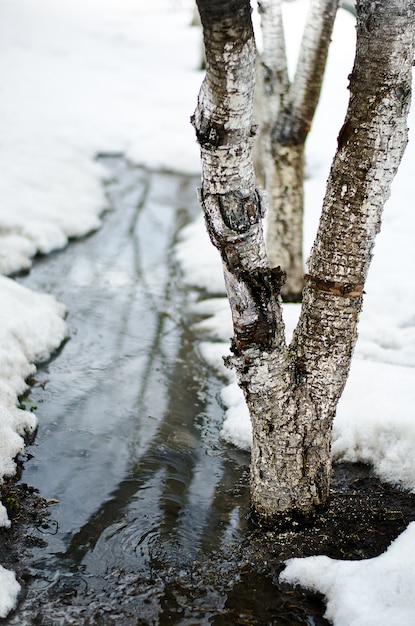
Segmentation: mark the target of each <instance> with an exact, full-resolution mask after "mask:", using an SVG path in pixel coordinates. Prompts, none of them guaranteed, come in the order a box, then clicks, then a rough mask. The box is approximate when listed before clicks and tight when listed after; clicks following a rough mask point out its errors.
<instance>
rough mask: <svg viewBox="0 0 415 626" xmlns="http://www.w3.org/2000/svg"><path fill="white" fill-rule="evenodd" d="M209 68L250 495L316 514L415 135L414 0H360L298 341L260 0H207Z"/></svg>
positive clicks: (206, 168) (209, 184)
mask: <svg viewBox="0 0 415 626" xmlns="http://www.w3.org/2000/svg"><path fill="white" fill-rule="evenodd" d="M198 7H199V10H200V14H201V19H202V24H203V28H204V37H205V46H206V55H207V74H206V78H205V81H204V83H203V85H202V88H201V91H200V94H199V100H198V105H197V108H196V112H195V115H194V116H193V118H192V120H193V124H194V127H195V130H196V135H197V137H198V141H199V143H200V148H201V158H202V189H201V190H200V199H201V203H202V206H203V209H204V213H205V218H206V224H207V228H208V231H209V234H210V237H211V240H212V242H213V244H214V245H215V246H216V247H217V248H218V250H219V252H220V254H221V258H222V263H223V268H224V276H225V284H226V288H227V293H228V298H229V302H230V307H231V311H232V318H233V325H234V337H233V340H232V351H233V355H232V356H231V357H229V358H228V359H227V363H228V365H230V366H231V367H234V368H235V369H236V373H237V376H238V380H239V384H240V386H241V388H242V389H243V391H244V394H245V398H246V401H247V405H248V408H249V412H250V416H251V421H252V430H253V444H252V452H251V498H252V505H253V508H254V509H255V511H256V512H257V514H258V515H259V516H260V517H261V518H262V519H264V520H266V521H275V520H280V521H281V519H282V520H292V519H293V518H296V517H304V516H305V517H307V516H310V515H311V514H312V513H313V511H314V510H315V508H316V507H318V506H319V505H321V504H323V503H324V502H325V501H326V500H327V497H328V494H329V486H330V472H331V465H330V463H331V462H330V439H331V427H332V423H333V419H334V415H335V411H336V406H337V403H338V400H339V398H340V395H341V393H342V390H343V388H344V385H345V382H346V379H347V376H348V372H349V368H350V362H351V357H352V353H353V348H354V344H355V341H356V336H357V322H358V316H359V313H360V310H361V307H362V300H363V288H364V283H365V280H366V276H367V271H368V267H369V263H370V259H371V256H372V250H373V245H374V240H375V236H376V233H377V232H378V230H379V227H380V220H381V211H382V208H383V205H384V203H385V201H386V199H387V197H388V195H389V190H390V185H391V182H392V179H393V177H394V175H395V173H396V170H397V168H398V166H399V163H400V160H401V157H402V154H403V152H404V149H405V145H406V141H407V128H406V123H407V122H406V121H407V114H408V109H409V102H410V94H411V78H412V60H413V54H414V40H415V19H414V17H415V15H414V14H415V5H414V3H413V2H411V3H408V2H407V1H406V0H388V2H387V3H385V2H383V0H358V2H357V11H358V20H357V50H356V60H355V65H354V68H353V72H352V74H351V80H350V103H349V108H348V112H347V117H346V121H345V125H344V126H343V129H342V131H341V132H340V134H339V140H338V150H337V153H336V156H335V158H334V160H333V164H332V169H331V173H330V178H329V181H328V185H327V193H326V196H325V200H324V204H323V209H322V216H321V221H320V227H319V230H318V233H317V237H316V240H315V243H314V246H313V250H312V253H311V257H310V261H309V268H308V274H307V275H306V284H305V288H304V296H303V304H302V310H301V315H300V319H299V322H298V325H297V328H296V330H295V332H294V336H293V340H292V342H291V345H290V346H287V345H286V342H285V336H284V326H283V319H282V313H281V306H280V291H281V287H282V284H283V272H282V270H281V269H280V268H279V267H276V268H270V267H269V265H268V260H267V256H266V252H265V244H264V239H263V234H262V227H261V219H262V217H263V213H264V199H263V198H262V195H261V192H260V191H259V189H258V188H257V186H256V182H255V177H254V173H253V167H252V139H253V135H254V129H253V125H252V110H253V90H254V76H255V46H254V39H253V32H252V26H251V20H250V6H249V1H248V0H228V1H225V0H220V1H219V0H198Z"/></svg>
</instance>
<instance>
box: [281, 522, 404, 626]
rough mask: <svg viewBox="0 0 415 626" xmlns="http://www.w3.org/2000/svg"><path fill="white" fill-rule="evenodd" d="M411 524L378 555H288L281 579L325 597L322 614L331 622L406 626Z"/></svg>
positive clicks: (342, 625) (349, 625)
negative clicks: (337, 557) (339, 557)
mask: <svg viewBox="0 0 415 626" xmlns="http://www.w3.org/2000/svg"><path fill="white" fill-rule="evenodd" d="M414 578H415V522H412V523H411V524H409V526H408V528H407V529H406V530H405V531H404V532H403V533H402V534H401V535H400V536H399V537H398V538H397V539H395V541H394V542H393V543H392V544H391V545H390V546H389V548H388V550H387V551H386V552H384V553H383V554H381V555H380V556H378V557H376V558H373V559H367V560H366V561H337V560H335V559H331V558H329V557H327V556H324V555H321V556H313V557H309V558H306V559H290V560H289V561H287V566H286V568H285V570H284V571H283V573H282V574H280V581H281V582H289V583H291V584H293V585H296V584H301V585H303V586H306V587H308V588H309V589H312V590H313V591H316V592H320V593H323V594H325V595H326V597H327V598H328V601H327V609H326V613H325V617H326V618H327V619H328V620H330V621H331V622H333V623H334V624H336V626H390V625H391V624H399V626H410V625H411V624H414V623H415V605H414V600H413V583H414Z"/></svg>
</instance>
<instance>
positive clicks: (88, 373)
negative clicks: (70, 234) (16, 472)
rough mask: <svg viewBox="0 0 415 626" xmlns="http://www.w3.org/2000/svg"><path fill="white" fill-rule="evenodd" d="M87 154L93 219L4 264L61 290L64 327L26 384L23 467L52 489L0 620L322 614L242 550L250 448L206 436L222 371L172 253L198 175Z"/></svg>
mask: <svg viewBox="0 0 415 626" xmlns="http://www.w3.org/2000/svg"><path fill="white" fill-rule="evenodd" d="M102 162H103V163H104V164H105V165H106V166H107V167H108V169H109V171H110V175H111V176H110V180H109V181H108V183H107V192H108V198H109V205H110V210H109V211H108V212H107V213H106V214H105V216H104V218H103V226H102V228H101V229H100V230H99V231H98V232H96V233H94V234H93V235H91V236H89V237H87V238H85V239H83V240H79V241H74V242H72V243H71V244H70V245H69V246H68V247H67V248H66V249H65V250H64V251H61V252H57V253H55V254H52V255H50V256H48V257H45V258H41V259H38V260H37V262H36V263H35V265H34V268H33V269H32V271H31V272H30V274H29V275H28V276H25V277H21V278H19V279H18V280H19V281H20V282H21V283H23V284H24V285H26V286H29V287H30V288H32V289H35V290H38V291H41V292H48V293H52V294H53V295H55V296H56V297H57V298H58V299H59V300H60V301H61V302H64V303H65V304H66V306H67V308H68V317H67V323H68V326H69V331H70V338H69V340H68V341H67V342H66V344H65V345H64V346H63V348H62V349H61V350H60V352H59V354H58V355H57V356H56V357H55V358H54V359H53V360H51V361H50V362H49V363H47V364H44V365H43V366H41V367H39V371H38V374H37V375H36V383H35V385H34V387H33V388H32V389H31V391H30V401H31V402H32V403H33V405H36V406H37V410H36V413H37V415H38V417H39V431H38V434H37V438H36V441H35V443H34V444H33V445H32V446H30V447H29V450H28V451H29V452H30V453H31V454H33V458H32V459H31V460H29V461H27V462H26V463H25V470H24V472H23V477H22V480H23V481H24V482H27V483H28V484H30V485H33V486H34V487H36V488H37V489H38V490H39V491H40V494H41V495H42V496H44V497H46V498H50V499H56V500H57V503H56V504H53V505H52V507H51V514H52V515H51V523H50V524H49V526H48V527H47V528H44V529H42V528H40V529H38V530H36V531H34V532H35V533H37V534H38V536H39V538H41V539H43V540H45V541H46V545H45V546H44V547H33V549H32V551H31V556H29V557H28V561H27V563H26V564H25V565H26V568H27V572H28V575H27V582H26V587H25V589H24V593H23V595H22V598H21V601H20V604H19V606H18V608H17V611H15V612H14V613H13V614H12V615H11V616H9V618H8V619H7V620H5V623H7V624H10V625H19V626H24V625H26V624H41V625H44V626H48V625H53V626H56V625H60V624H77V625H81V624H97V625H106V624H108V625H109V624H117V625H119V626H124V625H128V626H129V625H134V624H151V625H157V624H161V625H162V624H183V625H198V624H215V625H218V626H219V625H227V624H258V625H260V624H286V625H290V624H297V623H298V624H309V625H312V624H324V623H326V621H325V620H324V619H323V618H322V614H323V612H324V607H323V605H322V603H321V602H320V601H317V600H314V599H313V598H312V597H309V596H308V595H307V594H305V593H304V592H300V591H299V592H298V593H293V592H292V591H291V590H289V589H285V590H284V589H280V588H278V586H277V585H276V579H275V577H274V579H273V578H272V575H271V574H270V573H269V572H266V571H262V572H261V571H260V568H259V569H258V567H256V569H255V568H252V567H251V566H250V564H249V562H248V560H247V559H246V555H245V553H244V549H243V545H244V542H245V543H246V542H247V541H249V536H250V533H252V532H254V531H253V529H252V528H251V526H250V523H249V521H248V518H247V516H248V512H249V495H248V488H247V482H248V463H249V457H248V455H247V454H246V453H243V452H241V451H238V450H236V449H235V448H233V447H232V446H230V445H228V444H226V443H225V442H223V441H222V440H221V439H220V436H219V431H220V427H221V423H222V420H223V409H222V407H221V406H220V404H219V402H218V400H217V396H218V392H219V390H220V387H221V381H220V380H218V379H217V378H216V377H215V374H214V373H213V372H212V371H210V370H209V369H208V368H207V366H206V365H205V364H204V363H203V362H202V361H201V359H200V358H199V357H198V353H197V343H196V339H197V338H196V337H195V336H194V333H192V329H191V325H192V323H193V322H194V321H195V320H194V319H192V318H191V316H190V314H189V313H187V312H186V305H187V304H188V303H189V302H191V301H194V300H195V299H197V298H199V297H201V294H197V293H196V292H189V290H187V291H186V290H185V289H184V288H183V286H182V285H181V283H180V276H179V273H178V271H177V268H176V267H175V263H174V254H173V247H174V244H175V242H176V239H177V235H178V232H179V230H180V228H182V227H183V225H184V224H186V223H188V221H189V220H190V219H192V218H193V217H194V216H195V215H196V213H197V211H198V210H199V209H198V206H197V200H196V193H195V188H196V186H197V180H196V179H194V178H191V177H184V176H177V175H173V174H169V173H160V172H151V171H147V170H144V169H141V168H137V167H132V166H131V165H129V164H128V163H127V162H126V161H125V160H124V159H123V158H121V157H106V158H104V157H103V158H102ZM264 558H265V557H264Z"/></svg>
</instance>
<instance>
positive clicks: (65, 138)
mask: <svg viewBox="0 0 415 626" xmlns="http://www.w3.org/2000/svg"><path fill="white" fill-rule="evenodd" d="M306 6H307V0H297V2H294V3H287V4H285V13H286V19H287V32H289V33H290V36H289V37H287V40H288V45H289V58H290V66H291V67H293V61H292V60H293V59H294V57H295V47H296V45H298V33H299V21H298V16H299V15H301V16H302V19H304V15H305V10H306ZM192 8H193V4H192V2H191V0H153V1H152V2H144V1H142V0H141V1H140V0H138V1H137V0H60V1H59V2H58V3H57V2H55V0H0V14H1V19H0V90H1V94H0V95H1V97H0V137H1V141H0V166H1V171H2V177H1V180H0V272H1V273H2V274H3V275H12V274H13V273H15V272H18V271H20V270H22V269H23V270H24V269H29V268H30V266H31V264H32V262H33V259H34V257H35V255H36V254H37V253H39V252H40V253H43V254H47V253H49V252H51V251H52V250H55V249H59V248H62V247H63V246H65V245H66V244H67V242H68V240H69V239H70V238H72V237H78V236H82V235H84V234H86V233H88V232H90V231H91V230H94V229H96V228H98V227H99V225H100V216H101V214H102V212H103V211H104V210H105V208H106V199H105V194H104V190H103V184H102V183H103V180H104V179H105V177H106V176H107V173H106V171H105V170H104V169H103V168H102V167H101V166H100V165H99V164H98V163H97V162H96V161H95V156H96V154H97V153H99V152H111V153H121V152H122V153H124V154H125V155H126V156H127V158H128V159H130V160H131V161H132V162H134V163H137V164H145V165H147V166H149V167H152V168H165V169H170V170H175V171H186V172H189V173H197V172H198V171H199V169H200V166H199V154H198V149H197V145H196V142H195V139H194V132H193V129H192V128H191V126H190V124H189V117H190V115H191V113H192V112H193V110H194V107H195V103H196V98H197V93H198V90H199V86H200V83H201V79H202V73H201V72H200V71H198V70H197V67H198V63H199V58H200V31H199V30H198V29H197V28H192V27H190V26H189V24H190V21H191V15H192ZM353 33H354V25H353V19H352V17H351V16H350V15H349V14H347V13H345V12H344V11H341V12H340V13H339V17H338V22H337V25H336V29H335V33H334V36H333V44H332V49H331V52H330V59H329V66H328V72H327V77H326V80H325V86H324V92H323V96H322V100H321V104H320V108H319V111H318V115H317V118H316V120H315V123H314V125H313V130H312V133H311V136H310V139H309V143H308V173H307V174H308V177H307V182H306V215H305V250H306V251H307V250H309V248H310V246H311V243H312V240H313V238H314V232H315V229H316V225H317V220H318V215H319V210H320V207H321V202H322V197H323V194H324V186H325V180H326V177H327V174H328V170H329V166H330V160H331V157H332V155H333V153H334V149H335V145H336V137H337V134H338V130H339V128H340V127H341V124H342V121H343V117H344V112H345V107H346V103H347V96H348V92H347V90H346V86H347V75H348V73H349V72H350V69H351V63H352V58H353V45H354V42H353V38H354V34H353ZM414 126H415V124H414V113H412V116H411V120H410V127H411V129H413V128H414ZM413 136H414V135H413V130H412V137H413ZM414 175H415V158H414V146H413V139H412V141H411V142H410V144H409V147H408V150H407V152H406V155H405V158H404V162H403V164H402V167H401V170H400V172H399V174H398V176H397V179H396V181H395V183H394V187H393V194H392V197H391V200H390V201H389V203H388V205H387V208H386V211H385V218H384V225H383V231H382V233H381V235H380V236H379V238H378V242H377V244H376V250H375V258H374V262H373V267H372V269H371V272H370V277H369V280H368V284H367V286H366V292H367V295H366V297H365V305H364V313H363V315H362V319H361V324H360V338H359V341H358V345H357V348H356V355H355V358H354V361H353V365H352V371H351V375H350V379H349V382H348V384H347V387H346V390H345V393H344V395H343V397H342V400H341V403H340V406H339V410H338V415H337V418H336V423H335V426H334V434H333V454H334V456H335V458H338V459H348V460H353V461H364V462H367V463H372V464H373V465H374V467H375V469H376V471H377V472H378V474H379V476H381V478H382V479H383V480H387V481H390V482H393V483H397V484H401V485H402V486H404V487H405V488H407V489H409V490H411V491H415V469H414V468H413V467H412V466H411V462H410V460H411V459H412V458H413V457H414V449H415V425H414V424H413V421H412V420H411V417H412V414H413V408H412V407H413V406H414V405H415V385H414V384H413V383H414V375H413V374H414V367H415V316H414V311H415V306H414V305H415V292H414V290H413V289H411V285H412V276H413V272H414V269H415V250H414V247H413V243H412V237H413V235H412V233H413V231H414V220H415V217H414V214H413V211H411V208H412V207H411V201H412V200H411V199H412V194H411V191H412V190H411V183H412V180H413V179H414ZM177 258H178V260H179V262H180V264H181V266H182V269H183V272H184V275H185V277H186V279H187V280H188V282H189V284H197V285H199V286H203V287H204V288H205V289H206V290H207V291H208V292H209V293H210V294H212V296H221V295H222V294H223V279H222V272H221V267H220V264H219V260H218V256H217V252H216V251H215V250H214V248H213V246H212V245H211V244H210V242H209V239H208V237H207V235H206V233H205V231H204V226H203V220H202V219H201V218H200V220H198V221H196V222H195V223H194V224H192V225H191V226H189V227H188V228H187V229H185V231H184V232H183V233H182V235H181V242H180V244H179V245H178V246H177ZM63 280H64V279H63ZM0 301H1V303H2V306H1V308H0V431H1V432H0V480H1V479H2V478H5V477H7V476H11V475H13V474H14V472H15V463H14V460H13V459H14V458H15V457H16V455H17V454H19V453H21V452H22V451H23V447H24V442H23V438H22V435H24V433H25V432H33V431H34V429H35V428H36V424H37V421H36V417H35V415H34V414H33V413H32V412H30V411H24V410H21V409H19V408H18V398H19V396H21V395H22V394H23V393H24V392H25V390H26V388H27V386H26V382H25V381H26V380H27V378H28V376H30V375H32V374H34V373H35V365H34V364H35V363H36V362H39V361H41V360H44V359H47V358H48V357H49V356H50V354H52V353H53V352H54V350H56V349H57V347H58V346H59V345H60V343H61V342H62V341H63V340H64V339H65V337H66V334H67V330H66V326H65V323H64V316H65V309H64V307H63V306H62V305H60V304H59V303H57V302H56V300H55V299H54V298H53V296H52V295H45V294H35V293H33V292H31V291H29V290H27V289H25V288H23V287H21V286H19V285H18V284H17V283H16V282H15V281H13V280H12V279H11V278H7V277H6V276H0ZM194 308H195V312H197V313H198V314H200V315H201V316H204V318H205V319H204V320H203V321H202V322H200V323H199V325H198V330H199V332H200V337H201V341H200V344H199V350H200V353H201V354H202V355H203V357H204V358H205V359H206V360H207V361H208V362H210V363H211V364H212V366H214V367H216V368H217V369H218V370H219V371H220V373H221V375H223V376H226V377H227V378H228V385H227V386H225V387H224V389H223V391H222V400H223V402H224V404H225V405H226V407H227V412H226V419H225V421H224V425H223V431H222V434H223V437H224V438H226V439H227V440H229V441H231V442H232V443H233V444H234V445H237V446H241V447H249V445H250V437H251V434H250V425H249V418H248V415H247V412H246V408H245V406H244V404H243V400H242V397H241V394H240V391H239V389H238V388H237V386H236V385H235V382H234V380H233V379H232V377H231V376H230V373H229V372H228V371H227V370H225V368H224V365H223V362H222V359H221V355H222V354H224V353H226V352H227V351H228V346H229V337H230V336H231V334H232V331H231V325H230V319H229V308H228V305H227V302H226V300H225V299H224V298H223V297H215V298H213V297H212V299H211V300H207V301H204V302H201V303H197V304H195V305H194ZM284 314H285V323H286V328H287V334H289V333H290V332H291V331H292V329H293V327H294V326H295V321H296V318H297V316H298V307H296V306H293V305H287V306H286V307H285V310H284ZM8 525H9V520H8V518H7V514H6V511H5V508H4V507H3V505H1V503H0V526H5V527H6V526H8ZM414 547H415V536H414V529H413V525H411V526H410V527H409V528H408V530H407V531H406V532H405V533H404V534H403V535H401V537H399V538H398V539H397V540H396V541H395V542H394V544H393V546H392V547H391V549H390V550H389V551H388V552H387V553H386V554H384V555H382V556H380V557H378V558H377V559H372V560H370V561H367V562H355V563H353V564H348V563H344V562H343V563H340V562H337V561H330V562H329V561H328V560H327V558H326V557H324V556H321V557H315V558H313V559H304V560H302V561H295V562H292V563H290V564H289V566H288V569H287V570H286V573H285V574H284V576H286V577H287V580H288V576H291V578H290V579H291V580H295V581H298V582H300V583H301V584H304V585H307V586H310V587H311V588H316V589H317V588H318V589H319V590H320V591H321V592H322V593H325V595H326V597H327V601H328V615H329V617H330V619H332V620H334V622H335V623H336V624H345V623H347V624H352V623H356V624H363V623H364V624H370V623H376V624H381V623H386V622H385V621H384V622H382V621H380V620H381V619H385V616H388V623H399V624H410V623H411V624H412V623H414V622H415V619H414V611H415V608H414V607H415V599H413V594H412V593H411V589H409V582H408V581H410V580H412V579H413V572H411V571H410V570H409V568H410V565H411V564H410V561H411V559H410V555H411V554H412V552H413V551H414ZM412 561H413V558H412ZM326 568H327V569H326ZM365 568H367V569H368V570H370V572H366V571H364V570H365ZM294 570H295V571H294ZM290 572H292V574H290ZM328 572H330V574H329V573H328ZM357 580H361V583H360V584H358V583H357V582H356V581H357ZM386 580H387V581H388V585H387V587H386ZM369 582H370V583H371V585H369ZM318 584H321V586H320V587H317V585H318ZM353 584H356V589H355V590H353V589H352V585H353ZM19 588H20V587H19V584H18V582H17V581H16V578H15V575H14V574H13V573H12V572H9V571H7V570H5V569H4V568H3V567H1V566H0V616H1V617H3V616H5V615H6V614H7V613H8V611H10V609H11V608H12V607H13V606H14V605H15V603H16V600H17V597H18V593H19ZM360 590H361V592H362V594H363V593H364V598H362V600H361V601H359V602H356V601H355V594H356V593H357V592H359V591H360ZM399 593H400V594H401V598H400V601H399V602H398V594H399ZM350 594H351V595H350ZM398 605H399V606H398ZM353 619H354V620H355V622H353V621H352V620H353ZM341 620H343V621H341ZM370 620H372V621H370Z"/></svg>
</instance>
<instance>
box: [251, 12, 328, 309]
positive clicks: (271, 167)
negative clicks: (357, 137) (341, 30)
mask: <svg viewBox="0 0 415 626" xmlns="http://www.w3.org/2000/svg"><path fill="white" fill-rule="evenodd" d="M258 6H259V11H260V13H261V15H262V19H261V24H262V31H263V40H264V52H263V55H262V65H263V75H264V78H263V81H262V85H263V87H262V89H263V94H262V101H263V104H262V110H261V113H260V115H261V117H263V118H264V122H263V126H262V128H261V133H260V148H259V149H260V151H261V153H262V155H263V164H262V170H263V172H264V179H265V187H266V190H267V192H268V196H269V209H268V220H267V250H268V256H269V259H270V263H271V264H272V265H280V266H281V267H282V268H283V270H284V271H285V272H286V275H287V279H286V283H285V285H284V286H283V287H282V290H281V291H282V295H283V297H284V299H285V300H287V301H297V302H298V301H300V300H301V292H302V288H303V273H304V269H303V236H302V232H303V204H304V203H303V186H304V151H305V142H306V139H307V135H308V132H309V130H310V127H311V122H312V119H313V116H314V112H315V109H316V107H317V103H318V99H319V96H320V91H321V84H322V81H323V75H324V69H325V65H326V59H327V53H328V47H329V43H330V38H331V33H332V30H333V24H334V19H335V16H336V12H337V7H338V0H312V2H311V5H310V10H309V14H308V17H307V23H306V26H305V30H304V35H303V39H302V42H301V49H300V56H299V59H298V63H297V69H296V74H295V77H294V80H293V82H292V84H290V81H289V79H288V73H287V67H286V59H285V50H284V39H283V26H282V16H281V6H280V1H279V0H278V1H277V2H273V1H271V0H260V1H259V3H258Z"/></svg>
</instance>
